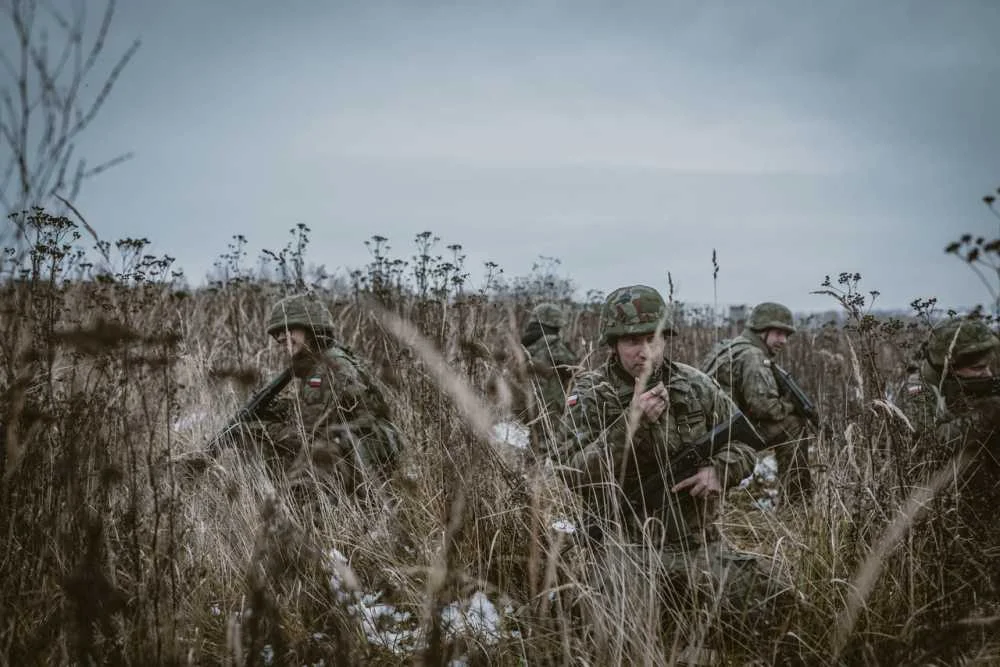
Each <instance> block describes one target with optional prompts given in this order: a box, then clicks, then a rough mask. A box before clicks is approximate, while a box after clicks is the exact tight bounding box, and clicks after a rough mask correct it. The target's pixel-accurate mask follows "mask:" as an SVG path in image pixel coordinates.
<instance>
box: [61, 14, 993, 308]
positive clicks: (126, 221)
mask: <svg viewBox="0 0 1000 667" xmlns="http://www.w3.org/2000/svg"><path fill="white" fill-rule="evenodd" d="M459 5H461V6H459ZM114 33H115V41H114V43H113V44H112V47H113V49H114V50H113V51H111V52H109V53H112V52H119V51H121V50H122V49H123V48H124V47H125V46H126V45H127V43H128V42H129V41H130V40H131V39H134V38H135V37H139V38H141V39H142V40H143V46H142V48H141V49H140V51H139V53H138V54H137V56H136V60H135V61H134V62H133V63H132V64H131V65H130V67H129V68H128V69H127V70H126V72H125V74H124V76H123V78H122V80H121V82H120V85H119V87H118V88H117V89H116V91H115V93H114V95H113V97H112V99H111V100H110V102H109V104H108V106H107V107H106V109H105V111H104V113H103V115H102V116H101V117H100V118H99V121H98V123H96V124H95V125H94V127H93V128H92V129H91V131H90V134H88V140H87V142H85V144H86V145H85V146H84V148H86V150H87V151H88V155H89V156H91V157H92V159H95V160H96V159H100V158H105V157H110V156H112V155H114V154H117V153H119V152H123V151H134V152H135V154H136V158H135V159H134V160H133V161H132V162H130V163H128V164H127V165H124V166H122V167H120V168H118V169H116V170H114V171H112V172H109V173H107V174H105V175H103V176H102V177H100V178H99V179H97V180H94V181H91V182H90V183H89V184H88V185H87V186H86V187H85V189H84V192H83V195H82V196H81V198H80V200H79V202H78V206H79V207H80V209H81V211H83V212H84V214H85V215H86V216H87V217H88V219H89V220H90V222H91V223H92V224H94V226H96V227H97V228H98V231H99V232H100V233H101V234H102V235H104V236H105V237H108V238H118V237H122V236H147V237H149V238H150V239H151V240H152V241H153V242H154V243H155V247H156V249H157V250H158V251H160V252H168V253H170V254H172V255H175V256H177V257H178V259H179V263H180V264H181V266H183V267H184V268H185V270H186V272H187V273H188V275H189V276H190V277H191V278H193V279H200V278H201V276H202V275H203V274H204V272H205V271H206V270H207V269H208V268H209V266H210V265H211V262H212V261H213V259H214V258H215V257H216V256H217V255H218V254H219V253H221V252H223V251H225V248H226V244H227V242H228V241H229V239H230V237H231V236H232V235H233V234H236V233H243V234H245V235H246V236H247V237H248V238H249V240H250V243H251V250H252V251H253V253H252V254H255V253H256V251H257V250H259V249H260V248H262V247H270V248H277V247H280V246H282V245H283V244H284V243H285V241H286V240H287V229H288V228H289V227H291V226H293V225H294V224H295V223H298V222H304V223H306V224H308V225H309V226H310V227H311V228H312V230H313V246H312V248H311V252H310V257H311V259H312V261H314V262H316V263H322V264H325V265H326V267H327V269H328V270H330V271H334V270H338V269H341V270H342V269H343V268H345V267H357V266H360V265H362V264H363V263H365V262H366V261H367V252H366V250H365V248H364V246H363V245H362V243H363V241H364V240H366V239H367V238H369V237H370V236H371V235H372V234H381V235H383V236H387V237H389V239H390V241H391V242H392V244H393V246H394V251H395V252H396V253H397V254H399V255H404V256H406V257H408V256H409V255H410V254H412V249H413V244H412V239H413V237H414V235H415V234H417V233H419V232H421V231H423V230H431V231H433V232H434V233H435V234H437V235H438V236H440V237H441V239H442V245H445V244H447V243H461V244H462V245H463V246H464V249H465V252H466V254H467V255H468V266H469V269H470V271H471V273H472V275H473V278H474V279H475V280H476V281H477V282H478V280H479V279H480V277H481V275H482V269H481V267H482V263H483V262H484V261H486V260H492V261H495V262H497V263H498V264H500V265H501V266H502V267H503V268H504V269H505V271H506V273H507V274H508V275H517V274H521V273H524V272H526V271H527V270H528V269H529V268H530V265H531V263H532V262H533V261H534V260H535V259H536V258H537V256H538V255H546V256H554V257H558V258H560V259H561V260H562V261H563V265H562V267H563V269H564V271H565V273H566V274H567V275H568V276H570V277H572V278H573V279H574V280H575V281H576V282H577V283H578V284H579V285H580V287H581V288H582V290H584V291H585V290H587V289H590V288H595V289H599V290H602V291H608V290H609V289H611V288H613V287H616V286H618V285H622V284H626V283H632V282H645V283H648V284H652V285H655V286H657V287H660V288H664V289H665V287H666V274H667V271H670V272H671V273H672V275H673V278H674V281H675V285H676V286H677V294H676V297H677V298H678V299H681V300H685V301H695V302H709V303H710V302H711V301H712V267H711V252H712V249H713V248H716V249H717V250H718V253H719V261H720V264H721V271H720V274H719V301H720V302H721V303H742V302H748V303H754V302H756V301H760V300H765V299H776V300H781V301H784V302H786V303H788V304H789V305H791V306H793V307H794V308H798V309H809V310H812V309H824V310H825V309H827V308H828V307H830V305H831V302H830V301H829V299H826V298H824V297H818V296H813V295H810V294H809V291H810V290H812V289H815V288H816V287H817V285H818V283H819V282H820V281H821V280H822V278H823V276H824V275H825V274H831V275H835V274H837V273H838V272H840V271H858V272H860V273H862V274H863V276H864V285H865V286H866V289H879V290H880V291H881V292H882V294H883V297H882V302H883V303H884V305H885V306H887V307H903V306H905V305H906V304H908V303H909V302H910V301H911V300H912V299H913V298H915V297H925V296H932V295H936V296H938V297H939V298H940V299H941V300H942V302H944V303H945V304H948V305H958V304H967V303H971V302H979V301H986V300H988V298H989V297H988V295H987V294H986V293H985V291H984V289H983V288H982V287H981V286H980V285H979V283H978V282H977V281H976V279H975V277H974V275H973V274H972V272H971V271H969V270H968V268H966V267H964V266H962V265H961V263H960V262H958V261H957V260H956V259H954V258H952V257H947V256H945V255H944V254H943V252H942V248H943V246H944V245H945V244H946V243H947V242H948V241H951V240H952V239H953V238H955V237H956V236H957V235H958V234H960V233H962V232H964V231H969V232H972V233H978V234H995V230H996V228H997V220H996V219H995V218H992V217H991V216H990V215H989V214H988V212H987V211H986V210H985V208H984V207H983V205H982V203H981V201H980V198H981V196H982V195H983V194H985V193H986V192H988V191H989V190H991V189H993V188H995V187H997V186H998V185H1000V125H998V121H1000V38H998V35H1000V3H995V2H980V3H976V2H947V3H941V2H883V3H872V2H835V3H804V2H798V1H796V2H792V1H789V2H770V3H764V2H745V3H732V2H727V3H701V2H698V3H680V2H677V3H666V2H662V3H661V2H656V3H653V2H651V3H596V2H593V3H584V2H543V1H539V2H535V3H523V4H522V3H495V2H491V3H486V2H483V3H443V2H442V3H426V2H398V3H389V2H354V3H323V2H305V1H299V2H294V1H290V2H286V3H273V2H263V1H257V0H253V1H245V2H240V3H235V2H230V3H223V2H221V1H216V2H207V1H195V0H190V1H186V2H185V1H180V0H175V1H174V2H154V1H153V0H128V1H127V2H122V3H121V6H120V8H119V13H118V16H117V20H116V23H115V27H114Z"/></svg>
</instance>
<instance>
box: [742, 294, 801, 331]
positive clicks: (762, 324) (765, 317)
mask: <svg viewBox="0 0 1000 667" xmlns="http://www.w3.org/2000/svg"><path fill="white" fill-rule="evenodd" d="M747 329H750V331H765V330H767V329H780V330H781V331H784V332H786V333H788V334H789V335H791V334H793V333H795V331H796V329H795V324H794V322H793V320H792V311H790V310H789V309H788V306H783V305H781V304H780V303H774V302H771V301H765V302H764V303H759V304H757V305H756V306H755V307H754V309H753V311H751V313H750V317H749V319H747Z"/></svg>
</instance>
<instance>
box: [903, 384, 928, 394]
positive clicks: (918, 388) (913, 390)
mask: <svg viewBox="0 0 1000 667" xmlns="http://www.w3.org/2000/svg"><path fill="white" fill-rule="evenodd" d="M923 390H924V386H923V385H921V384H911V385H910V386H908V387H907V388H906V393H908V394H910V395H911V396H912V395H914V394H919V393H920V392H922V391H923Z"/></svg>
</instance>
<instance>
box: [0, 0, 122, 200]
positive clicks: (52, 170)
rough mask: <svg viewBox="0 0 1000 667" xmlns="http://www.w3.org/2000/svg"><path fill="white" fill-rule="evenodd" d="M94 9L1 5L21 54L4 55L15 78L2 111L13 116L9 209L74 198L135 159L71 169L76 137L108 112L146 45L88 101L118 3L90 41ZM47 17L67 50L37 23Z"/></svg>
mask: <svg viewBox="0 0 1000 667" xmlns="http://www.w3.org/2000/svg"><path fill="white" fill-rule="evenodd" d="M56 4H59V5H60V7H59V8H57V7H56V6H55V5H56ZM92 6H93V4H92V3H91V2H90V0H87V2H80V1H78V2H73V3H72V4H71V5H70V7H71V9H70V10H69V11H67V10H66V9H65V7H63V6H62V3H53V2H52V1H51V0H17V1H15V2H4V1H3V0H0V10H2V11H5V12H6V13H7V14H8V15H9V16H10V18H11V25H12V27H13V33H14V35H15V38H16V39H15V40H14V41H15V42H16V45H15V48H16V49H17V52H16V53H14V52H13V51H12V50H11V49H8V50H7V52H4V53H2V54H0V73H5V74H7V75H9V81H8V83H6V84H3V83H0V99H2V105H3V107H2V108H3V110H4V111H5V112H6V113H7V114H8V115H9V117H8V118H5V119H4V118H0V121H2V122H0V141H2V143H3V144H5V146H4V147H5V148H7V147H9V149H10V151H11V157H10V158H5V160H6V161H7V165H5V167H6V168H5V172H4V178H3V179H2V180H0V187H2V189H0V201H2V202H3V204H4V206H5V207H7V208H8V210H10V206H9V204H10V202H9V201H8V200H12V201H13V202H14V205H15V208H18V209H23V208H25V207H27V206H30V205H38V204H40V203H42V202H44V200H46V199H48V198H51V197H53V195H55V194H56V193H57V192H59V193H61V194H62V195H63V196H64V195H65V194H67V192H66V190H67V189H69V190H70V191H71V192H69V193H68V194H70V196H71V197H74V196H75V195H76V193H77V192H78V191H79V189H80V185H81V183H82V182H83V181H84V180H85V179H87V178H90V177H92V176H96V175H98V174H100V173H103V172H104V171H106V170H107V169H110V168H111V167H113V166H116V165H118V164H121V163H122V162H124V161H126V160H127V159H129V158H130V157H131V154H124V155H119V156H117V157H115V158H113V159H111V160H108V161H105V162H103V163H100V164H98V165H97V166H96V167H92V168H88V166H87V164H86V162H85V161H84V160H79V161H78V162H77V163H76V164H75V165H74V164H73V161H74V159H75V158H74V152H75V149H74V144H75V141H76V138H77V137H78V136H79V135H80V134H81V133H82V132H84V131H85V130H86V129H87V128H88V127H89V125H90V124H91V123H92V122H93V121H94V119H95V118H96V116H97V114H98V113H99V112H100V110H101V109H102V108H103V106H104V104H105V103H106V102H107V100H108V98H109V97H110V94H111V91H112V89H113V88H114V85H115V84H116V83H117V81H118V78H119V77H120V76H121V73H122V71H123V70H124V68H125V66H126V65H127V64H128V63H129V62H130V61H131V59H132V57H133V56H134V54H135V53H136V51H137V50H138V48H139V45H140V43H139V41H138V40H136V41H134V42H133V43H132V44H131V45H130V46H129V47H128V48H127V49H126V50H125V52H124V53H123V54H122V55H121V56H120V57H119V58H118V59H117V60H116V61H115V62H114V63H113V66H112V67H111V69H110V73H109V74H108V75H107V76H106V77H104V78H103V79H102V80H101V81H100V82H99V83H100V86H99V87H98V89H97V94H96V95H95V96H94V97H93V98H92V99H90V100H84V99H82V96H83V91H84V89H85V87H86V86H87V85H88V83H90V81H89V79H90V77H91V75H92V72H93V71H94V68H95V67H96V66H97V63H98V61H99V58H100V56H101V54H102V53H103V52H104V51H105V47H106V44H107V40H108V35H109V34H110V30H111V24H112V19H113V17H114V10H115V8H116V6H117V3H116V1H115V0H107V2H106V3H105V7H104V10H103V11H102V13H101V15H100V23H99V25H98V26H97V30H96V33H95V34H94V37H93V39H92V40H91V39H87V38H86V35H85V28H86V18H87V11H86V10H87V8H88V7H92ZM41 18H44V20H45V21H47V22H50V24H49V26H55V28H56V32H57V33H59V34H60V35H61V37H60V39H61V40H62V46H61V47H59V48H56V49H54V48H52V47H53V44H52V43H51V42H50V35H49V30H48V27H47V26H46V25H45V24H39V19H41ZM85 42H86V43H85ZM88 97H89V96H88ZM7 145H9V146H7ZM29 146H30V148H29ZM70 174H72V176H70ZM9 188H16V189H17V192H16V194H15V195H14V196H13V197H10V196H8V189H9Z"/></svg>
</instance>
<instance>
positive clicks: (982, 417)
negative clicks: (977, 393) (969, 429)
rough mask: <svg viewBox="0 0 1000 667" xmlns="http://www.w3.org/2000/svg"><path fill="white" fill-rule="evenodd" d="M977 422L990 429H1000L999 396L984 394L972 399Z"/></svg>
mask: <svg viewBox="0 0 1000 667" xmlns="http://www.w3.org/2000/svg"><path fill="white" fill-rule="evenodd" d="M971 408H972V410H974V411H975V413H976V414H977V415H978V417H979V423H980V424H982V425H983V427H985V428H987V429H989V430H991V431H1000V396H985V397H983V398H978V399H976V400H974V401H972V405H971Z"/></svg>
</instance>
